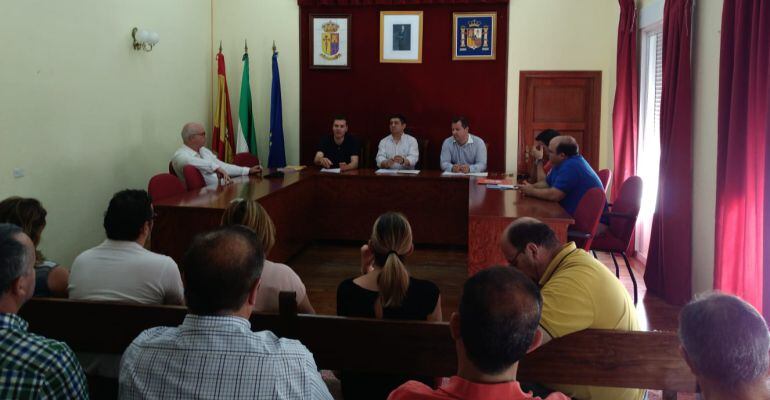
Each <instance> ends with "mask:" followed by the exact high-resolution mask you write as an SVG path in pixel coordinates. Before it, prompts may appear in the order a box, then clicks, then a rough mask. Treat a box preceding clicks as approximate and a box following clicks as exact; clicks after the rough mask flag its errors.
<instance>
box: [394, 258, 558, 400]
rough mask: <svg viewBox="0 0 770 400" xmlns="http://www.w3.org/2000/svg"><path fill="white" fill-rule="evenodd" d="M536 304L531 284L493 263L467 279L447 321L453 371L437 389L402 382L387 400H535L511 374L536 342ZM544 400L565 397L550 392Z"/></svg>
mask: <svg viewBox="0 0 770 400" xmlns="http://www.w3.org/2000/svg"><path fill="white" fill-rule="evenodd" d="M542 304H543V300H542V298H541V297H540V292H539V290H538V288H537V286H536V285H535V284H534V283H533V282H532V281H531V280H530V279H529V278H527V277H526V276H525V275H524V274H522V273H521V272H519V271H517V270H515V269H512V268H506V267H494V268H489V269H485V270H483V271H481V272H479V273H477V274H476V275H473V276H472V277H470V278H468V280H467V281H465V285H464V287H463V293H462V296H461V297H460V306H459V309H458V312H456V313H453V314H452V317H451V319H450V320H449V329H450V333H451V335H452V339H454V341H455V347H456V349H457V375H455V376H453V377H452V378H450V379H449V382H448V383H446V384H444V385H442V386H441V387H440V388H439V389H437V390H433V389H431V388H430V387H428V386H426V385H425V384H423V383H420V382H417V381H409V382H406V383H405V384H403V385H401V386H400V387H398V388H397V389H396V390H394V391H393V393H391V394H390V397H388V400H431V399H435V400H442V399H445V400H451V399H467V400H476V399H501V400H504V399H540V398H539V397H533V396H532V395H531V394H530V393H526V392H524V391H523V390H522V389H521V386H520V385H519V382H517V381H516V372H517V370H518V366H519V360H521V359H522V358H523V357H524V355H525V354H526V353H527V350H529V349H531V348H535V347H537V346H538V345H539V343H540V339H541V332H540V331H538V329H537V325H538V322H539V321H540V311H541V308H542ZM546 400H568V397H567V396H565V395H563V394H561V393H553V394H551V395H550V396H548V397H546Z"/></svg>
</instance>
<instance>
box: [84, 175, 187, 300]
mask: <svg viewBox="0 0 770 400" xmlns="http://www.w3.org/2000/svg"><path fill="white" fill-rule="evenodd" d="M153 215H154V212H153V208H152V198H150V195H149V194H147V192H146V191H144V190H123V191H121V192H118V193H116V194H115V195H114V196H113V197H112V200H110V204H109V206H108V207H107V212H106V213H105V214H104V230H105V232H106V234H107V239H106V240H105V241H104V242H102V243H101V244H100V245H98V246H96V247H94V248H92V249H89V250H86V251H84V252H83V253H81V254H80V255H79V256H77V258H75V261H74V262H73V263H72V275H71V276H70V284H69V296H70V298H72V299H77V300H102V301H124V302H130V303H140V304H182V303H183V301H184V300H183V288H182V278H181V277H180V274H179V268H178V267H177V265H176V263H175V262H174V260H172V259H171V258H170V257H167V256H164V255H160V254H156V253H153V252H151V251H149V250H147V249H145V248H144V247H143V246H144V244H145V241H146V240H147V237H148V236H149V235H150V232H151V231H152V220H153Z"/></svg>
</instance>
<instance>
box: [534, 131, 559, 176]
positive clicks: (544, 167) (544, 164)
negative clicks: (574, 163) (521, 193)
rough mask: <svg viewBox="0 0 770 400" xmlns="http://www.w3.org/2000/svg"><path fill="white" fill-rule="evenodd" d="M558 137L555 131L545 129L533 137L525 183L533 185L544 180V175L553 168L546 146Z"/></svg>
mask: <svg viewBox="0 0 770 400" xmlns="http://www.w3.org/2000/svg"><path fill="white" fill-rule="evenodd" d="M559 135H560V133H559V132H558V131H556V130H553V129H546V130H544V131H542V132H540V133H538V134H537V136H535V145H534V146H532V150H530V151H529V153H530V155H531V156H532V166H531V167H530V168H529V178H528V179H527V182H529V183H535V182H539V181H544V180H545V177H546V175H548V173H549V172H550V171H551V168H552V167H553V165H551V161H550V158H551V157H550V151H549V150H548V146H549V145H550V144H551V140H553V138H555V137H557V136H559Z"/></svg>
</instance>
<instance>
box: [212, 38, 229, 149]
mask: <svg viewBox="0 0 770 400" xmlns="http://www.w3.org/2000/svg"><path fill="white" fill-rule="evenodd" d="M217 74H218V75H219V76H218V78H219V79H218V80H219V101H218V102H217V109H216V111H214V132H213V134H212V135H211V148H212V150H213V151H214V152H215V153H216V154H217V156H218V157H219V159H220V160H222V161H224V162H228V163H229V162H232V160H233V155H235V152H234V150H235V139H234V138H233V117H232V114H231V113H230V93H229V92H228V90H227V77H226V76H225V56H224V54H222V49H221V48H220V49H219V53H218V54H217Z"/></svg>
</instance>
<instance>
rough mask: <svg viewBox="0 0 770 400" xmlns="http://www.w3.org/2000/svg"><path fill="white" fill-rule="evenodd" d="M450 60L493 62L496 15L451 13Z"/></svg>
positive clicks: (488, 13)
mask: <svg viewBox="0 0 770 400" xmlns="http://www.w3.org/2000/svg"><path fill="white" fill-rule="evenodd" d="M452 19H453V23H452V60H494V59H495V56H496V54H495V45H496V40H495V36H496V35H497V13H496V12H477V13H465V12H462V13H459V12H456V13H452Z"/></svg>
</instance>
